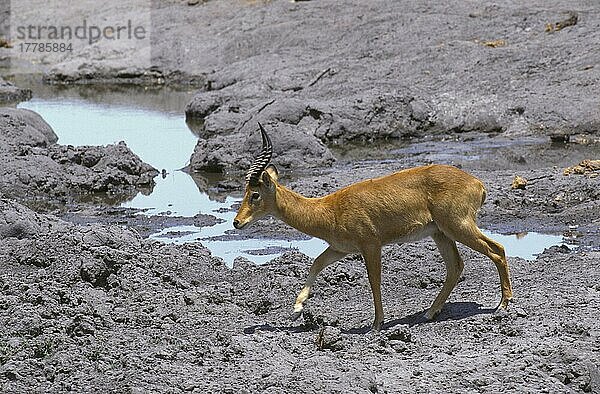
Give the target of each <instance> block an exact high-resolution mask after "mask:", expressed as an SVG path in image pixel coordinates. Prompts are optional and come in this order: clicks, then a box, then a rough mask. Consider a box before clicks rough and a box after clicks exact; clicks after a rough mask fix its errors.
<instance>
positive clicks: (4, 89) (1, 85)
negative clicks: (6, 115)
mask: <svg viewBox="0 0 600 394" xmlns="http://www.w3.org/2000/svg"><path fill="white" fill-rule="evenodd" d="M30 98H31V90H29V89H22V88H19V87H17V86H15V85H13V84H12V83H10V82H8V81H6V80H4V79H3V78H2V77H0V104H6V103H18V102H20V101H26V100H29V99H30Z"/></svg>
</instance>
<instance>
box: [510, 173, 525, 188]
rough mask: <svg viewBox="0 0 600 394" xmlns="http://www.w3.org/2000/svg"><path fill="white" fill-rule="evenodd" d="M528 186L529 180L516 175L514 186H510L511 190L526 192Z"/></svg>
mask: <svg viewBox="0 0 600 394" xmlns="http://www.w3.org/2000/svg"><path fill="white" fill-rule="evenodd" d="M526 185H527V179H525V178H523V177H520V176H518V175H515V178H514V179H513V181H512V184H511V185H510V187H511V188H513V189H522V190H525V186H526Z"/></svg>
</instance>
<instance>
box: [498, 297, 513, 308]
mask: <svg viewBox="0 0 600 394" xmlns="http://www.w3.org/2000/svg"><path fill="white" fill-rule="evenodd" d="M511 300H512V298H503V299H502V301H500V305H498V308H497V309H505V310H506V309H508V304H509V302H510V301H511Z"/></svg>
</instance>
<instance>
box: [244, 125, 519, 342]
mask: <svg viewBox="0 0 600 394" xmlns="http://www.w3.org/2000/svg"><path fill="white" fill-rule="evenodd" d="M258 126H259V128H260V132H261V135H262V142H263V148H262V151H261V153H260V154H259V155H258V156H257V157H256V159H255V160H254V162H253V164H252V166H251V167H250V170H249V171H248V173H247V174H246V182H247V183H246V190H245V194H244V199H243V201H242V204H241V206H240V209H239V211H238V213H237V215H236V217H235V219H234V221H233V225H234V227H235V228H237V229H241V228H244V227H246V226H248V225H249V224H251V223H253V222H255V221H256V220H258V219H260V218H262V217H264V216H266V215H273V216H275V217H277V218H279V219H281V220H283V221H284V222H285V223H287V224H289V225H290V226H292V227H294V228H296V229H297V230H299V231H301V232H303V233H306V234H308V235H311V236H313V237H317V238H320V239H323V240H325V241H327V242H328V243H329V247H328V248H327V249H325V251H324V252H323V253H321V255H320V256H319V257H317V258H316V259H315V261H314V262H313V264H312V265H311V267H310V270H309V274H308V278H307V279H306V283H305V284H304V287H303V288H302V291H300V294H299V295H298V297H297V299H296V303H295V305H294V317H295V318H297V317H298V316H300V314H301V313H302V309H303V305H304V302H305V301H306V300H307V298H308V295H309V293H310V289H311V287H312V286H313V284H314V283H315V279H316V278H317V275H318V274H319V272H321V270H322V269H323V268H325V267H327V266H328V265H330V264H331V263H333V262H335V261H337V260H340V259H342V258H343V257H344V256H346V255H348V254H351V253H360V254H361V255H362V256H363V258H364V261H365V263H366V266H367V274H368V277H369V282H370V285H371V291H372V292H373V303H374V304H375V321H374V322H373V329H374V330H376V331H378V330H380V329H381V324H382V323H383V307H382V304H381V248H382V246H383V245H386V244H391V243H402V242H413V241H417V240H420V239H422V238H425V237H427V236H430V237H431V238H433V240H434V241H435V243H436V245H437V247H438V249H439V251H440V254H441V255H442V258H443V260H444V262H445V264H446V280H445V282H444V285H443V286H442V289H441V290H440V293H439V294H438V296H437V297H436V298H435V301H434V302H433V304H432V305H431V307H430V308H429V309H428V311H427V312H426V313H425V317H426V318H427V319H433V318H434V317H435V316H436V315H437V314H438V313H439V312H440V311H441V309H442V307H443V306H444V303H445V302H446V299H447V298H448V296H449V295H450V292H452V290H453V289H454V287H455V286H456V283H457V282H458V279H459V277H460V275H461V273H462V270H463V267H464V263H463V260H462V258H461V257H460V255H459V254H458V249H457V247H456V241H458V242H460V243H462V244H464V245H466V246H468V247H469V248H471V249H473V250H476V251H477V252H480V253H483V254H484V255H486V256H488V257H489V258H490V259H491V260H492V261H493V262H494V264H495V265H496V268H497V269H498V274H499V275H500V284H501V289H502V299H501V301H500V305H499V307H501V308H506V307H507V306H508V302H509V301H510V300H511V299H512V287H511V283H510V277H509V273H508V264H507V262H506V257H505V254H504V247H503V246H502V245H500V244H499V243H498V242H496V241H494V240H492V239H490V238H488V237H486V236H485V235H483V234H482V233H481V231H480V230H479V228H478V227H477V224H476V222H475V219H476V215H477V212H478V211H479V209H480V207H481V205H482V204H483V202H484V200H485V197H486V191H485V187H484V186H483V184H482V183H481V181H480V180H479V179H477V178H475V177H474V176H472V175H469V174H467V173H466V172H464V171H461V170H459V169H458V168H455V167H451V166H446V165H428V166H423V167H416V168H410V169H406V170H402V171H398V172H396V173H393V174H390V175H387V176H384V177H381V178H375V179H368V180H365V181H362V182H358V183H355V184H352V185H350V186H347V187H344V188H342V189H340V190H338V191H336V192H334V193H331V194H329V195H326V196H324V197H318V198H306V197H303V196H301V195H300V194H298V193H295V192H293V191H291V190H289V189H286V188H285V187H284V186H282V185H280V184H279V183H278V181H277V179H278V172H277V169H276V168H275V166H274V165H273V164H270V163H269V162H270V160H271V156H272V154H273V146H272V144H271V140H270V138H269V136H268V135H267V133H266V132H265V130H264V128H263V127H262V126H261V125H260V123H259V124H258Z"/></svg>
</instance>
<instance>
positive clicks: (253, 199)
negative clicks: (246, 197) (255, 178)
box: [250, 192, 260, 202]
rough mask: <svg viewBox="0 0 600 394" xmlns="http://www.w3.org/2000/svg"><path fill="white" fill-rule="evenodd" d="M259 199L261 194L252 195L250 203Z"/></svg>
mask: <svg viewBox="0 0 600 394" xmlns="http://www.w3.org/2000/svg"><path fill="white" fill-rule="evenodd" d="M259 198H260V193H258V192H254V193H252V195H251V196H250V202H254V201H257V200H258V199H259Z"/></svg>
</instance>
